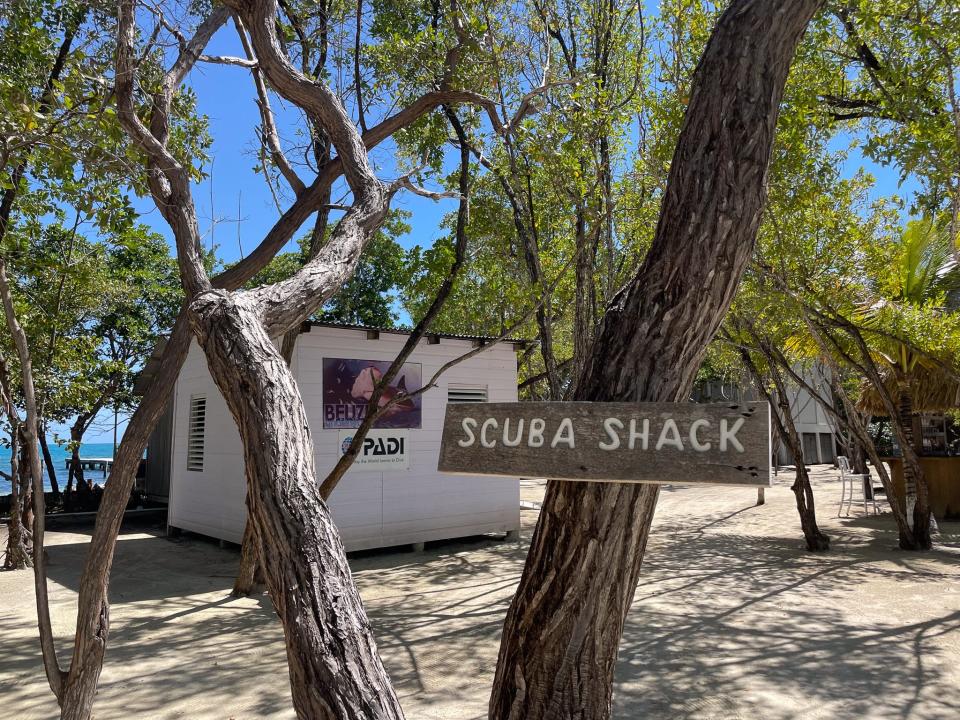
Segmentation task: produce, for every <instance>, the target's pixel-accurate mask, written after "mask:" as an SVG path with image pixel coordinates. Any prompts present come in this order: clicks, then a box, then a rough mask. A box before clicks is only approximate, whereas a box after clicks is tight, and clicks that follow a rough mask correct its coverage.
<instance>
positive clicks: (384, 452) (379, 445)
mask: <svg viewBox="0 0 960 720" xmlns="http://www.w3.org/2000/svg"><path fill="white" fill-rule="evenodd" d="M356 437H357V434H356V433H355V432H353V431H352V430H341V431H340V435H339V438H338V439H339V444H340V454H341V455H346V454H347V452H348V451H349V450H350V445H351V444H352V443H353V441H354V439H356ZM408 443H409V436H408V431H407V430H371V431H370V432H369V433H368V434H367V436H366V437H364V439H363V442H362V443H361V446H360V451H359V452H358V453H357V458H356V460H355V461H354V462H356V463H357V464H358V465H363V466H365V467H366V469H367V470H376V469H383V470H386V469H390V470H406V469H407V468H409V466H410V456H409V455H408V453H407V445H408Z"/></svg>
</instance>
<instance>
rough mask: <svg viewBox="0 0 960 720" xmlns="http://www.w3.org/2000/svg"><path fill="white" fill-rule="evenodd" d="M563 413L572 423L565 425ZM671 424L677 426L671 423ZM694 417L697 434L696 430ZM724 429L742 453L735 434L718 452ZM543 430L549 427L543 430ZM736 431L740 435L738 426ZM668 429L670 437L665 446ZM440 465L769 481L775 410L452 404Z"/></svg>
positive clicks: (588, 475)
mask: <svg viewBox="0 0 960 720" xmlns="http://www.w3.org/2000/svg"><path fill="white" fill-rule="evenodd" d="M564 419H568V420H569V424H567V425H566V426H564V427H561V426H562V425H563V422H564ZM608 419H615V420H616V421H618V423H619V425H618V424H617V423H615V422H610V425H609V427H610V430H611V431H612V433H613V434H611V432H609V431H608V429H607V427H606V426H605V423H607V422H608ZM488 420H489V421H490V422H489V423H488V424H487V425H486V432H485V434H484V435H483V437H481V431H482V429H483V427H484V423H487V421H488ZM471 421H472V422H471ZM645 421H646V424H647V426H648V429H647V447H646V449H644V448H643V440H642V437H640V436H639V435H635V437H634V441H633V448H632V449H631V447H630V429H631V427H633V428H634V429H635V431H636V433H637V434H639V433H642V432H643V428H644V425H645ZM670 421H672V422H673V425H672V426H668V425H667V424H668V423H669V422H670ZM697 421H700V422H698V423H697V426H696V432H695V438H696V439H695V441H694V440H692V439H691V435H690V430H691V425H692V424H693V423H695V422H697ZM740 421H742V423H740ZM494 422H495V423H496V425H495V426H494V424H493V423H494ZM465 423H466V428H467V429H465ZM738 423H740V425H739V427H738V426H737V425H738ZM521 424H522V425H521ZM724 426H725V427H726V428H727V430H728V433H727V436H728V437H729V435H730V434H733V436H734V438H735V440H736V441H737V442H739V444H740V445H742V447H743V450H742V451H741V450H739V448H738V447H737V445H736V443H735V442H734V441H733V440H728V441H727V442H726V443H725V444H726V448H725V449H721V432H720V430H721V427H724ZM521 427H522V433H521V432H519V430H520V428H521ZM540 427H542V431H541V432H537V431H536V429H537V428H540ZM673 427H675V428H676V432H673V429H672V428H673ZM734 428H736V432H735V433H731V431H733V430H734ZM571 429H572V437H573V443H572V444H573V447H570V444H571V443H570V441H569V438H570V436H571V433H570V430H571ZM662 433H663V434H664V439H665V441H664V442H663V443H662V444H661V446H660V449H659V450H658V449H656V448H657V445H658V441H659V440H660V438H661V434H662ZM614 434H615V436H616V438H617V440H616V442H614V439H613V438H614ZM555 436H556V438H557V442H556V443H555V444H554V442H553V441H554V438H555ZM505 439H506V440H507V441H508V442H511V443H512V442H517V441H518V440H519V444H518V445H516V446H507V445H505V444H504V440H505ZM482 440H485V441H486V443H487V445H490V447H487V446H484V444H483V443H482V442H481V441H482ZM678 442H679V444H680V445H682V446H683V449H682V450H681V449H680V447H679V446H678ZM551 445H555V446H553V447H551ZM614 445H617V447H613V446H614ZM708 445H709V449H707V446H708ZM695 446H699V447H700V448H701V449H699V450H698V449H697V448H696V447H695ZM605 447H606V449H605ZM438 469H439V470H440V471H441V472H450V473H465V474H470V475H508V476H517V475H520V476H525V477H544V478H550V479H554V480H598V481H617V482H655V483H683V484H697V485H698V484H715V485H751V486H758V485H759V486H766V485H769V484H770V407H769V405H768V404H767V403H765V402H752V403H740V404H738V403H711V404H694V403H622V402H564V403H559V402H555V403H553V402H521V403H477V404H473V403H463V404H458V403H452V404H449V405H447V414H446V418H445V419H444V424H443V439H442V444H441V448H440V461H439V463H438Z"/></svg>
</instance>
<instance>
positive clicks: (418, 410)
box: [323, 358, 423, 429]
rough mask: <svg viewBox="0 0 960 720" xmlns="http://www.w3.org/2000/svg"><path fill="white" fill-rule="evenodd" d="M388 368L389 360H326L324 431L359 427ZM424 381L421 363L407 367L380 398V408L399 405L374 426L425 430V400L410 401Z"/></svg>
mask: <svg viewBox="0 0 960 720" xmlns="http://www.w3.org/2000/svg"><path fill="white" fill-rule="evenodd" d="M389 368H390V361H389V360H359V359H356V358H323V427H324V428H325V429H353V428H358V427H360V423H362V422H363V418H364V416H365V415H366V412H367V403H368V402H369V400H370V398H371V397H372V396H373V390H374V388H375V387H376V386H377V383H379V382H380V380H381V379H382V378H383V375H384V373H386V372H387V370H388V369H389ZM422 378H423V375H422V369H421V366H420V363H404V365H403V367H402V368H401V369H400V372H398V373H397V376H396V377H395V378H394V379H393V381H392V382H391V383H390V386H389V387H387V388H386V390H384V392H383V394H382V395H381V397H380V403H379V405H380V407H384V406H385V405H387V404H389V403H390V402H391V401H393V400H397V402H396V403H394V404H393V405H391V406H390V407H389V408H388V409H387V410H386V411H385V412H384V414H383V415H382V416H381V417H380V418H379V419H378V420H377V422H376V423H374V427H375V428H420V427H422V424H421V423H422V406H421V400H422V396H420V395H417V396H415V397H407V395H408V394H409V393H412V392H415V391H417V390H419V389H420V388H421V383H422Z"/></svg>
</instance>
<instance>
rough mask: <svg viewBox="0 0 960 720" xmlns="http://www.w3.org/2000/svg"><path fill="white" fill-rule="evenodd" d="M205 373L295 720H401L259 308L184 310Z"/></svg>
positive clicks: (225, 297) (299, 405)
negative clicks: (225, 424)
mask: <svg viewBox="0 0 960 720" xmlns="http://www.w3.org/2000/svg"><path fill="white" fill-rule="evenodd" d="M191 309H192V311H193V312H194V313H195V314H194V315H193V317H192V320H193V322H194V326H195V330H196V333H197V336H198V338H199V341H200V345H201V347H202V348H203V350H204V352H205V354H206V357H207V362H208V365H209V367H210V372H211V374H212V375H213V378H214V380H215V382H216V383H217V387H218V388H219V389H220V392H221V393H222V394H223V397H224V399H225V400H226V402H227V405H228V407H229V408H230V411H231V414H232V415H233V417H234V420H235V421H236V423H237V427H238V428H239V430H240V436H241V439H242V441H243V447H244V459H245V464H246V474H247V506H248V512H249V517H250V519H251V521H252V522H253V523H254V525H255V532H256V534H257V536H258V537H259V538H260V539H261V543H262V548H263V553H264V556H265V557H269V559H270V561H269V562H267V563H264V566H263V571H264V575H265V577H266V581H267V587H268V588H269V590H270V596H271V598H272V600H273V603H274V607H275V609H276V612H277V614H278V615H279V616H280V619H281V621H282V623H283V627H284V630H285V639H286V648H287V661H288V664H289V670H290V685H291V690H292V693H293V701H294V707H295V708H296V710H297V716H298V717H300V718H304V719H309V720H321V719H325V718H330V720H334V719H336V720H347V719H349V718H366V719H370V718H402V717H403V713H402V711H401V709H400V704H399V701H398V700H397V697H396V693H395V692H394V690H393V687H392V686H391V684H390V679H389V677H388V676H387V673H386V670H385V669H384V668H383V664H382V663H381V661H380V657H379V656H378V655H377V650H376V643H375V641H374V638H373V634H372V632H371V630H370V625H369V622H368V620H367V616H366V613H365V612H364V609H363V605H362V603H361V600H360V594H359V592H358V591H357V589H356V585H355V584H354V582H353V578H352V577H351V575H350V568H349V567H348V565H347V558H346V553H345V552H344V550H343V545H342V544H341V542H340V536H339V533H338V532H337V529H336V527H335V526H334V524H333V520H332V518H331V516H330V512H329V510H328V508H327V506H326V503H324V502H323V500H322V499H321V497H320V492H319V482H318V479H317V475H316V471H315V468H314V461H313V441H312V439H311V436H310V429H309V425H308V423H307V418H306V413H305V411H304V407H303V401H302V399H301V397H300V392H299V390H298V389H297V387H296V383H295V382H294V379H293V375H292V373H291V372H290V369H289V368H288V367H287V364H286V363H285V362H284V360H283V358H282V357H281V355H280V353H279V352H277V349H276V348H275V347H274V345H273V343H271V342H270V338H269V337H268V335H267V332H266V330H265V329H264V327H263V325H262V324H261V322H260V320H259V317H258V315H257V313H256V312H255V308H251V307H249V305H248V304H245V303H244V302H243V300H242V299H238V298H236V297H234V296H231V295H230V294H228V293H223V292H218V291H208V292H205V293H202V294H201V295H200V296H199V297H198V298H197V300H195V301H194V303H193V304H192V306H191Z"/></svg>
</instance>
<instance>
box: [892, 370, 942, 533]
mask: <svg viewBox="0 0 960 720" xmlns="http://www.w3.org/2000/svg"><path fill="white" fill-rule="evenodd" d="M897 410H898V411H899V414H898V416H897V417H896V418H891V420H892V421H893V422H894V423H895V424H896V425H898V426H899V428H898V429H899V432H898V433H897V435H898V439H899V441H900V446H901V447H900V452H901V454H902V455H903V486H904V496H905V498H906V512H907V517H908V518H910V519H912V520H913V523H912V524H913V528H912V529H913V535H914V538H915V539H916V542H917V544H918V545H919V546H920V547H921V548H922V549H924V550H929V549H930V547H931V545H932V542H931V539H930V497H929V493H928V491H927V483H926V479H925V478H924V477H923V467H922V466H921V465H920V456H919V453H918V451H917V442H918V438H917V436H916V433H915V432H914V426H913V423H914V413H913V395H912V393H911V392H910V388H909V387H908V386H906V385H903V386H902V387H900V397H899V401H898V404H897Z"/></svg>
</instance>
